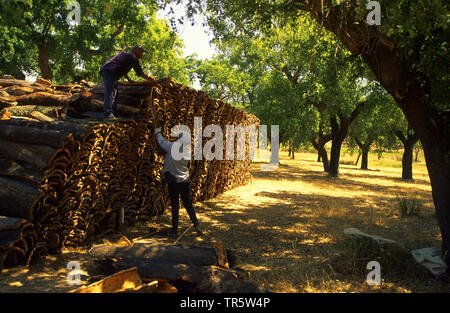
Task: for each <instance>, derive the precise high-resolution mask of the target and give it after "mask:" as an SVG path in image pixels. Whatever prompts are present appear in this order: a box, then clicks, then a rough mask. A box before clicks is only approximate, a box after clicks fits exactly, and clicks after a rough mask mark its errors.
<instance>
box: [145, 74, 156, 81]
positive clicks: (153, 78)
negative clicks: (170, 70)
mask: <svg viewBox="0 0 450 313" xmlns="http://www.w3.org/2000/svg"><path fill="white" fill-rule="evenodd" d="M142 77H143V78H145V79H146V80H156V77H155V76H150V75H147V74H144V75H143V76H142Z"/></svg>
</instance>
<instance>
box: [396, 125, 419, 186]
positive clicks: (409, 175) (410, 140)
mask: <svg viewBox="0 0 450 313" xmlns="http://www.w3.org/2000/svg"><path fill="white" fill-rule="evenodd" d="M395 134H396V136H397V137H398V139H400V141H401V142H402V144H403V157H402V179H404V180H412V179H413V171H412V165H413V151H414V145H415V144H416V143H417V141H418V140H419V137H418V136H417V135H416V134H412V135H408V137H405V136H404V135H403V133H402V132H401V131H398V132H396V133H395Z"/></svg>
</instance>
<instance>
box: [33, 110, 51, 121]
mask: <svg viewBox="0 0 450 313" xmlns="http://www.w3.org/2000/svg"><path fill="white" fill-rule="evenodd" d="M30 116H32V117H34V118H35V119H37V120H38V121H41V122H53V121H55V119H53V118H51V117H49V116H47V115H45V114H43V113H41V112H39V111H33V112H31V113H30Z"/></svg>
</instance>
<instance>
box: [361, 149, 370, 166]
mask: <svg viewBox="0 0 450 313" xmlns="http://www.w3.org/2000/svg"><path fill="white" fill-rule="evenodd" d="M368 163H369V150H364V151H363V152H362V159H361V169H362V170H367V169H369V168H368Z"/></svg>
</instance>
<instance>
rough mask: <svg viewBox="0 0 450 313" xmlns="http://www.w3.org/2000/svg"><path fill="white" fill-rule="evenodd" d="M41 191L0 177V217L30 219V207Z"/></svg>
mask: <svg viewBox="0 0 450 313" xmlns="http://www.w3.org/2000/svg"><path fill="white" fill-rule="evenodd" d="M40 194H41V191H40V190H39V189H36V188H32V187H30V186H29V185H26V184H24V183H20V182H17V181H14V180H11V179H7V178H4V177H1V176H0V215H3V216H10V217H18V218H25V219H29V220H31V219H32V212H31V207H32V204H33V202H34V200H35V199H36V198H37V197H38V196H39V195H40Z"/></svg>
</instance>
